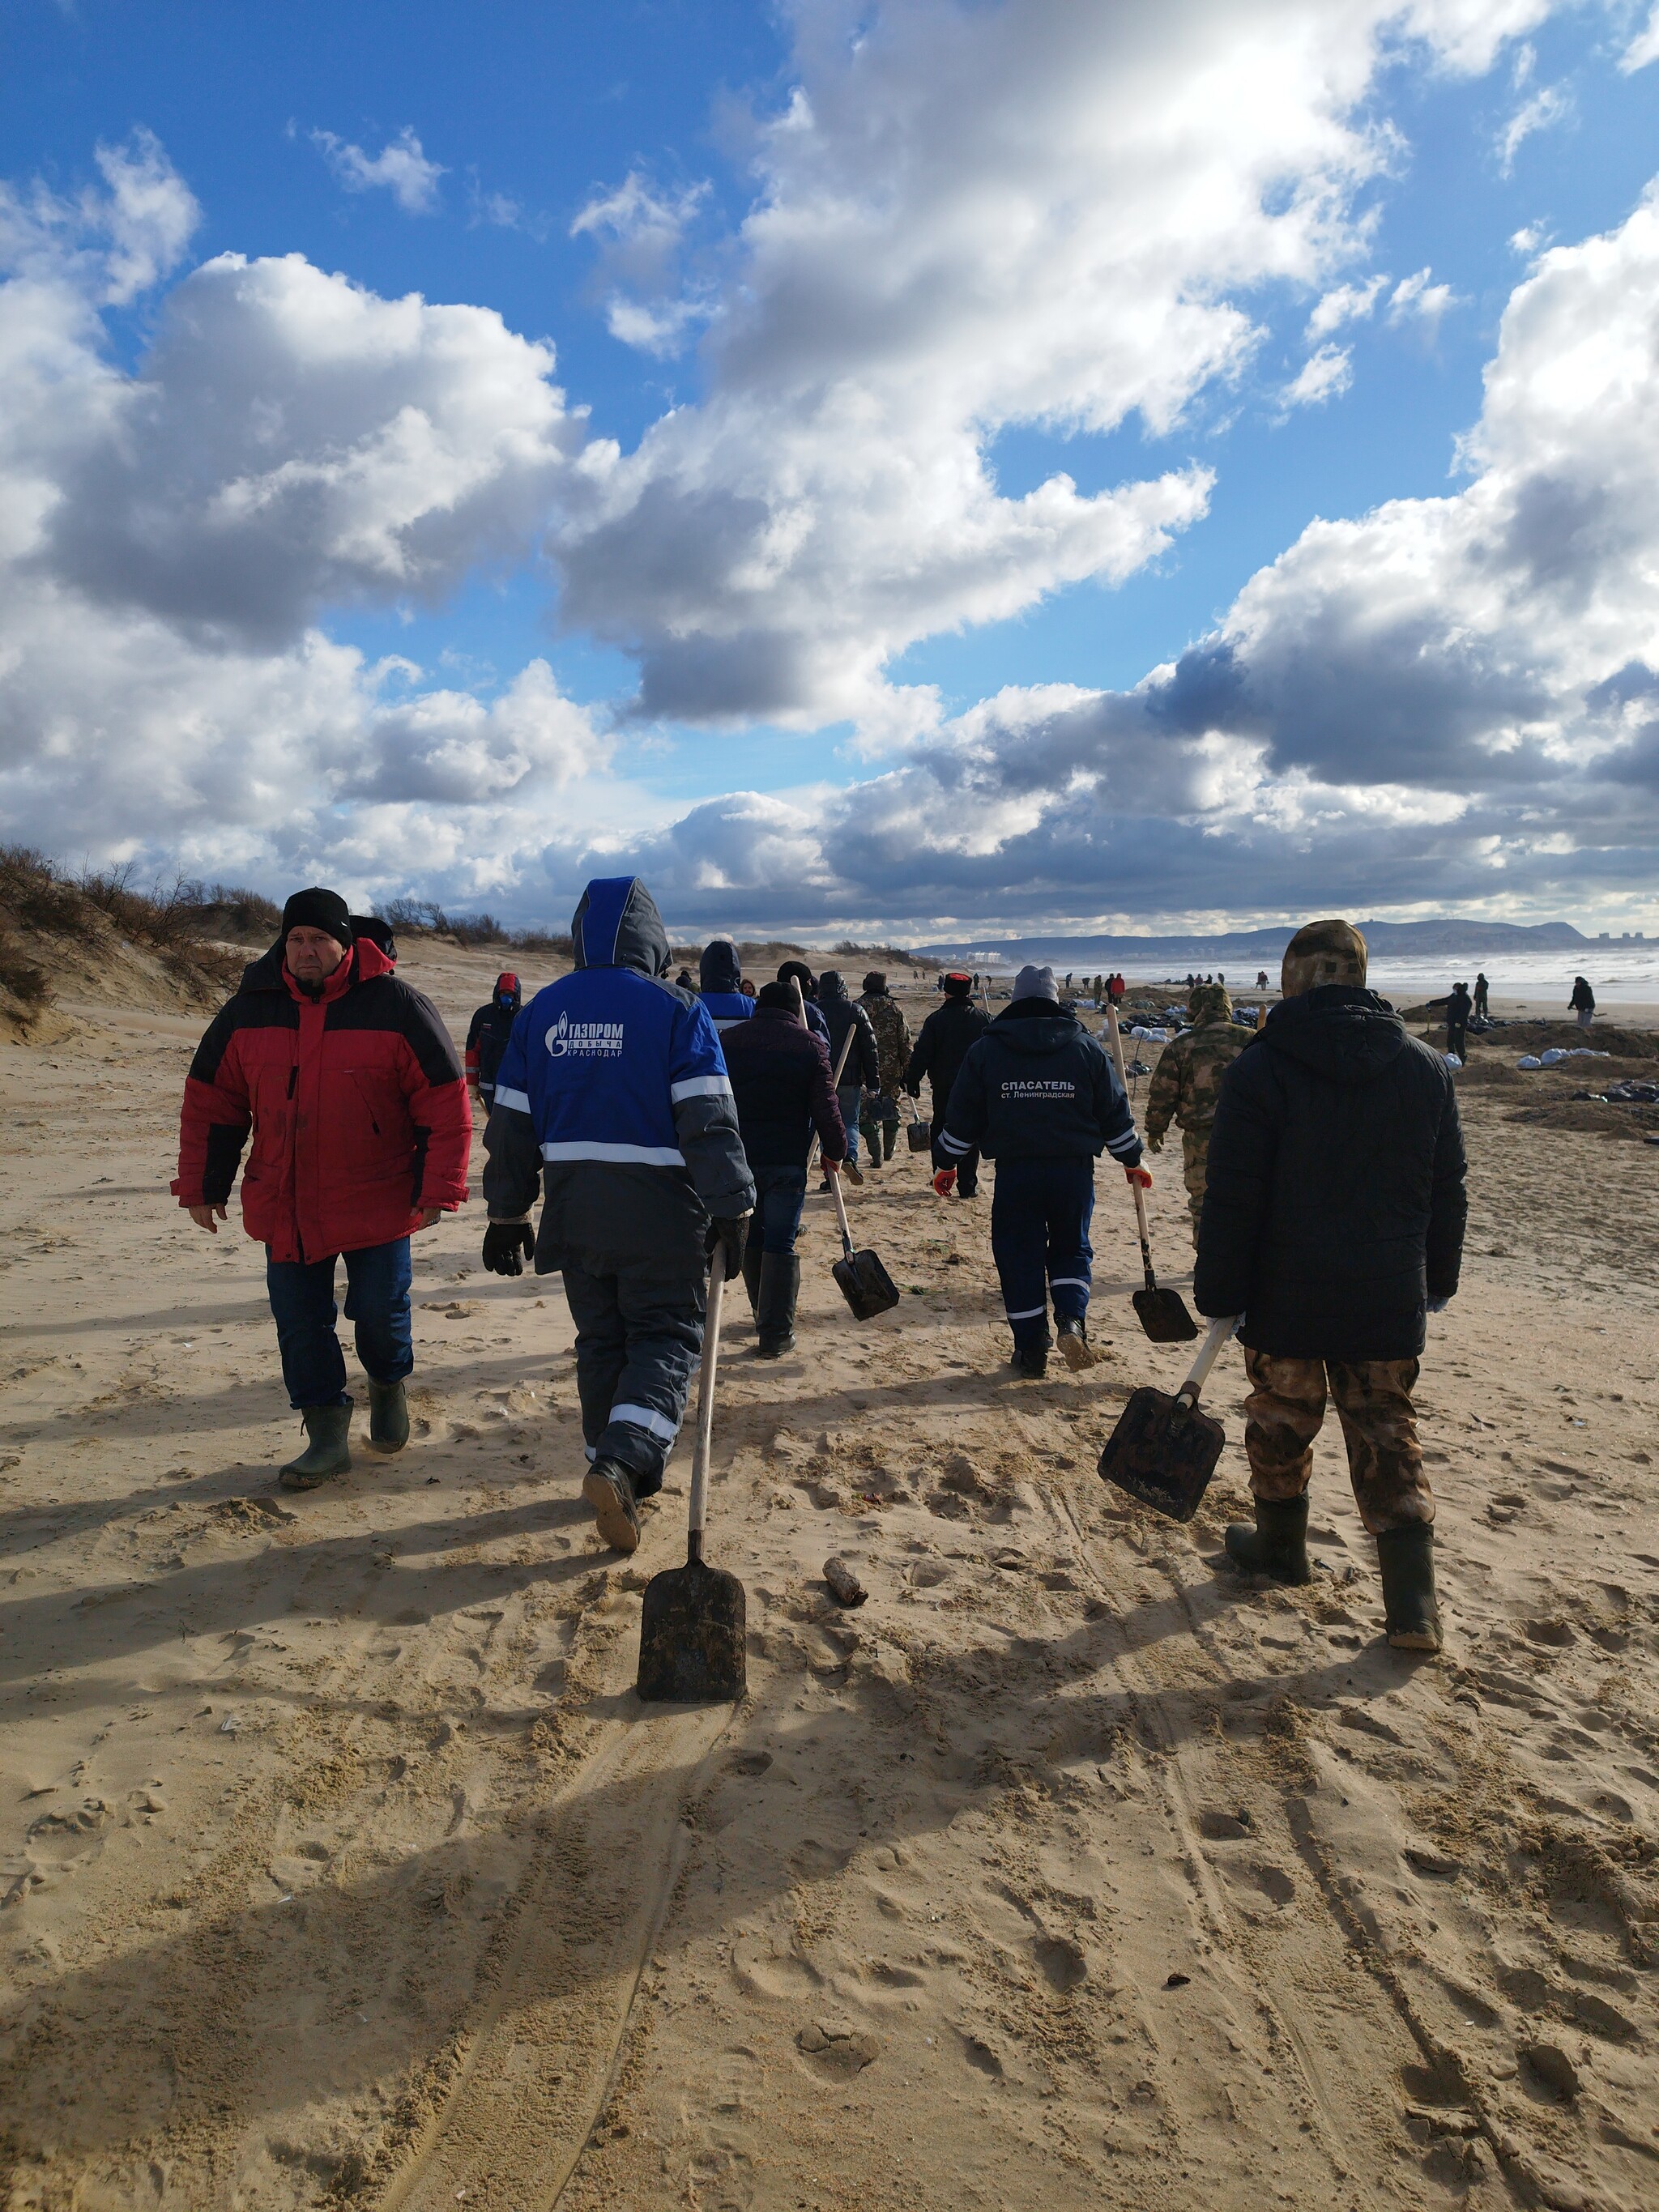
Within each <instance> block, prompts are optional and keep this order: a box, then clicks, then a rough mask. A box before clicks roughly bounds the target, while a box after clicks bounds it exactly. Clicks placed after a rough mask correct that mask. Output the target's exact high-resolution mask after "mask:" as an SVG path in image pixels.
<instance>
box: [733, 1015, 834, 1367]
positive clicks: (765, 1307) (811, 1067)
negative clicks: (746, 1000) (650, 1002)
mask: <svg viewBox="0 0 1659 2212" xmlns="http://www.w3.org/2000/svg"><path fill="white" fill-rule="evenodd" d="M720 1045H721V1048H722V1050H723V1051H724V1052H725V1054H726V1073H728V1075H729V1076H730V1077H731V1079H732V1097H733V1098H734V1099H735V1100H736V1102H737V1109H738V1134H739V1135H740V1136H741V1137H742V1139H743V1149H744V1154H745V1155H746V1157H747V1158H748V1161H749V1169H750V1174H751V1175H752V1176H754V1178H755V1218H754V1220H753V1222H752V1223H751V1224H750V1236H749V1241H748V1243H747V1244H746V1245H745V1246H744V1255H743V1279H744V1284H745V1285H746V1286H747V1288H748V1291H749V1303H750V1306H751V1307H752V1308H753V1310H754V1315H755V1328H756V1331H757V1334H758V1336H759V1339H760V1343H759V1346H758V1350H759V1352H760V1356H761V1358H763V1359H778V1358H781V1357H782V1355H783V1354H784V1353H785V1352H790V1351H793V1348H794V1342H795V1304H796V1301H797V1299H798V1298H799V1295H800V1261H799V1259H798V1258H797V1257H796V1255H795V1237H796V1232H797V1231H799V1228H800V1213H801V1207H802V1206H803V1205H804V1203H805V1198H806V1155H807V1152H808V1149H809V1147H810V1146H811V1140H812V1131H813V1128H814V1127H815V1126H816V1127H817V1133H818V1137H819V1139H820V1141H821V1143H822V1145H823V1164H824V1170H825V1172H826V1173H827V1174H830V1175H833V1174H834V1173H835V1172H836V1167H837V1165H838V1164H839V1163H840V1161H841V1160H842V1158H844V1156H845V1154H846V1151H847V1136H846V1131H845V1130H844V1128H843V1127H842V1117H841V1109H840V1108H839V1106H837V1104H836V1092H835V1087H834V1085H833V1084H832V1083H831V1081H830V1073H829V1054H828V1053H827V1052H826V1051H825V1049H824V1044H823V1038H822V1037H818V1036H813V1035H812V1032H811V1030H809V1029H808V1028H807V1026H806V1023H805V1015H804V1012H803V1004H802V1000H801V999H800V997H799V994H798V993H797V990H796V987H795V985H794V984H793V983H769V984H768V985H767V986H766V987H765V989H764V990H763V991H762V993H761V994H760V996H759V997H758V998H757V1000H756V1001H755V1018H754V1019H753V1020H752V1021H750V1022H744V1024H742V1025H741V1027H739V1028H735V1029H731V1030H727V1031H726V1035H725V1036H723V1037H722V1038H721V1040H720Z"/></svg>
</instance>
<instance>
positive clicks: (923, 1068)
mask: <svg viewBox="0 0 1659 2212" xmlns="http://www.w3.org/2000/svg"><path fill="white" fill-rule="evenodd" d="M990 1025H991V1024H990V1017H989V1015H987V1014H986V1013H984V1012H981V1009H980V1008H979V1007H978V1006H975V1004H974V979H973V977H972V976H971V975H963V973H962V972H961V970H960V969H951V973H950V974H949V975H946V976H945V1003H944V1005H943V1006H935V1007H934V1009H933V1012H932V1013H931V1014H929V1015H928V1017H927V1020H926V1021H925V1022H924V1023H923V1024H922V1025H921V1028H920V1029H919V1030H917V1032H916V1041H915V1045H914V1046H913V1047H912V1048H911V1052H910V1063H909V1066H908V1067H907V1068H906V1069H905V1071H904V1087H905V1089H906V1090H907V1091H908V1092H909V1094H910V1096H911V1097H913V1098H919V1097H921V1085H922V1079H923V1077H924V1076H925V1077H926V1078H927V1081H928V1083H929V1084H930V1085H931V1086H932V1090H933V1188H934V1189H935V1190H936V1191H937V1192H938V1193H939V1196H940V1197H941V1198H948V1197H949V1196H950V1195H951V1189H952V1188H955V1191H956V1194H957V1197H958V1198H973V1197H975V1195H976V1194H977V1193H978V1190H979V1152H978V1150H977V1148H976V1147H975V1146H969V1149H968V1151H967V1152H963V1153H961V1154H959V1155H958V1156H957V1158H954V1159H953V1158H951V1155H950V1154H949V1153H948V1152H946V1151H945V1147H944V1146H943V1145H942V1144H941V1143H940V1141H939V1139H940V1136H941V1134H942V1133H943V1131H944V1127H945V1116H946V1115H947V1113H948V1111H949V1109H950V1104H951V1087H952V1085H954V1084H955V1082H956V1079H957V1076H958V1075H959V1074H960V1073H961V1072H962V1063H963V1060H966V1059H967V1057H968V1049H969V1046H970V1045H975V1044H977V1043H978V1042H979V1041H980V1039H981V1037H982V1036H984V1034H985V1032H986V1030H987V1029H988V1028H989V1027H990Z"/></svg>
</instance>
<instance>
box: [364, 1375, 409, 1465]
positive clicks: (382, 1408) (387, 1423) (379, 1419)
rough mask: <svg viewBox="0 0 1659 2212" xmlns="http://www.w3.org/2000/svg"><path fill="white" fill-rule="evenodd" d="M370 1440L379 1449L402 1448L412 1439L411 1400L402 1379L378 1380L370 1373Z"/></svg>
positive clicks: (382, 1450) (371, 1445)
mask: <svg viewBox="0 0 1659 2212" xmlns="http://www.w3.org/2000/svg"><path fill="white" fill-rule="evenodd" d="M368 1442H369V1449H371V1450H372V1451H378V1452H399V1451H401V1450H402V1449H403V1448H404V1445H405V1444H406V1443H408V1442H409V1401H408V1400H407V1399H406V1398H405V1397H404V1386H403V1384H402V1383H377V1382H375V1381H374V1377H373V1376H370V1378H369V1384H368Z"/></svg>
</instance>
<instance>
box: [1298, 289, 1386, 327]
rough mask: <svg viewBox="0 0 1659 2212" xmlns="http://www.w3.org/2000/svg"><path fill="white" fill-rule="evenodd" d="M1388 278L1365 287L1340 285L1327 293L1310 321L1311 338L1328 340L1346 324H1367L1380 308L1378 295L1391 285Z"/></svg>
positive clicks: (1311, 315) (1310, 317)
mask: <svg viewBox="0 0 1659 2212" xmlns="http://www.w3.org/2000/svg"><path fill="white" fill-rule="evenodd" d="M1388 281H1389V280H1388V278H1387V277H1386V276H1372V277H1369V278H1368V279H1367V280H1366V282H1365V283H1363V284H1339V285H1337V286H1336V287H1335V289H1334V290H1332V291H1329V292H1327V293H1325V294H1324V295H1323V296H1322V298H1321V300H1320V301H1319V303H1318V305H1317V306H1316V307H1315V309H1314V311H1313V313H1312V314H1310V316H1309V318H1308V331H1307V335H1308V337H1309V340H1310V342H1311V341H1312V340H1313V339H1315V338H1328V337H1330V335H1331V333H1332V331H1339V330H1340V329H1341V327H1342V325H1343V324H1344V323H1358V322H1363V321H1364V319H1366V317H1367V316H1369V315H1370V313H1371V311H1372V309H1373V308H1374V307H1376V295H1377V294H1378V293H1379V292H1380V291H1381V290H1382V289H1383V286H1384V285H1385V284H1386V283H1388Z"/></svg>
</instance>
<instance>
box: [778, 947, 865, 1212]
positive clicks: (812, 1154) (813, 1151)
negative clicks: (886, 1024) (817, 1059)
mask: <svg viewBox="0 0 1659 2212" xmlns="http://www.w3.org/2000/svg"><path fill="white" fill-rule="evenodd" d="M790 981H792V982H793V984H794V987H795V996H796V998H797V999H798V1000H799V1001H800V1020H801V1027H802V1028H803V1029H805V1027H806V1000H805V997H804V996H803V995H802V992H801V987H800V978H799V975H795V976H792V977H791V978H790ZM857 1029H858V1024H857V1023H856V1022H854V1023H853V1024H851V1025H850V1026H849V1027H848V1031H847V1034H846V1036H844V1037H843V1038H842V1041H841V1050H840V1051H839V1052H838V1053H837V1054H836V1067H835V1073H834V1074H832V1075H831V1077H830V1078H829V1087H830V1089H831V1090H832V1091H839V1090H840V1089H841V1077H842V1069H843V1068H844V1067H845V1066H846V1065H847V1055H848V1053H849V1052H851V1050H852V1049H853V1038H854V1034H855V1033H856V1031H857ZM856 1134H857V1132H856V1130H855V1131H854V1135H856ZM818 1151H819V1139H818V1133H817V1130H816V1129H815V1130H814V1131H813V1132H812V1141H811V1144H810V1145H809V1146H807V1148H806V1180H807V1181H808V1182H811V1180H812V1170H813V1169H814V1168H815V1167H817V1164H818Z"/></svg>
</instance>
